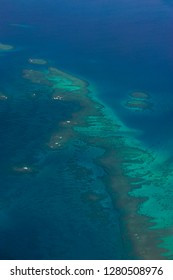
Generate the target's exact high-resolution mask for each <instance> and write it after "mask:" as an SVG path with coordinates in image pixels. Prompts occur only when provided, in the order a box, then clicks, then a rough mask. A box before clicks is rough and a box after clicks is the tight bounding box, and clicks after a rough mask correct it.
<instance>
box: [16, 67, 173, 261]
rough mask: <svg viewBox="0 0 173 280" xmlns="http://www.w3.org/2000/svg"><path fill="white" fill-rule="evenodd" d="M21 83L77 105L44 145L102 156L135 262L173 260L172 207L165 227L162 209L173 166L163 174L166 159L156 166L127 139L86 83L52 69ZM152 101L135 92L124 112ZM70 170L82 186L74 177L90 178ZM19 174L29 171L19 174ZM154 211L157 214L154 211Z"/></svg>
mask: <svg viewBox="0 0 173 280" xmlns="http://www.w3.org/2000/svg"><path fill="white" fill-rule="evenodd" d="M23 77H24V78H25V79H27V80H28V81H30V82H31V83H32V84H36V85H41V86H46V87H47V88H49V92H50V99H51V100H52V101H53V102H63V103H67V104H68V103H69V104H70V102H74V103H75V104H78V107H77V108H78V109H76V111H75V112H74V113H73V114H72V117H71V118H68V119H67V120H65V121H63V122H60V123H58V124H57V127H55V129H54V132H53V133H52V134H51V135H50V138H49V141H48V142H47V143H45V145H46V146H47V148H48V149H50V150H52V151H58V150H60V149H62V148H65V147H66V146H67V145H70V143H76V142H80V143H84V144H85V145H87V146H88V147H94V148H99V149H101V150H102V151H103V153H102V155H100V156H98V157H97V158H96V159H95V162H96V163H97V165H98V166H99V167H100V168H102V170H104V175H102V176H100V180H101V181H102V183H103V184H104V185H105V186H106V188H107V191H108V192H109V194H110V196H111V198H112V201H113V203H114V205H115V207H119V209H120V211H121V212H122V219H121V223H122V228H123V229H124V232H126V234H124V242H127V243H128V242H132V243H133V247H134V248H135V252H136V256H138V257H139V258H140V259H164V258H166V259H167V258H172V256H173V248H169V246H168V241H166V240H169V236H170V233H171V228H172V226H171V221H172V208H171V206H170V209H169V210H167V211H168V213H167V218H166V221H164V223H163V222H162V221H163V219H164V217H165V212H164V211H165V208H164V207H163V205H162V204H163V197H164V196H165V195H166V194H165V188H164V186H165V184H167V186H169V185H170V184H171V180H172V177H173V169H172V165H171V164H166V165H165V166H166V167H165V168H160V166H161V165H162V164H163V163H164V161H166V160H165V159H162V160H161V161H160V163H159V164H158V162H157V161H156V160H155V155H153V153H152V152H151V151H148V150H147V149H145V148H144V147H142V146H141V144H140V143H139V142H137V141H136V140H134V138H132V137H130V136H129V137H125V136H124V134H123V132H124V129H125V128H124V127H123V125H122V124H121V123H120V122H119V121H118V120H117V119H111V117H110V116H109V114H107V111H106V108H105V106H104V105H103V104H102V103H101V102H100V101H99V100H97V99H96V98H95V97H94V96H93V95H92V94H91V92H90V91H89V88H88V83H87V82H85V81H83V80H82V79H80V78H77V77H74V76H72V75H71V74H68V73H65V72H63V71H61V70H59V69H57V68H54V67H47V68H45V69H44V70H42V71H38V70H35V69H25V70H24V71H23ZM148 99H149V95H148V94H147V93H143V92H133V93H131V94H129V100H128V101H127V102H126V107H127V108H128V109H134V110H146V109H150V108H151V103H150V102H148ZM121 132H122V133H121ZM127 133H128V131H127ZM81 153H82V150H81ZM71 168H72V169H73V176H76V178H78V180H79V178H80V175H79V174H78V173H76V172H77V170H78V171H79V170H81V171H80V172H81V174H83V175H84V176H85V175H86V172H88V171H87V170H85V168H83V167H82V166H79V164H77V163H75V162H73V164H72V165H71ZM20 170H21V172H23V171H26V170H24V169H19V170H16V171H20ZM75 174H76V175H75ZM87 174H88V173H87ZM81 180H82V178H81ZM168 189H169V188H168ZM83 198H85V199H87V200H88V201H89V203H96V202H97V201H100V200H101V199H102V197H101V196H100V195H98V194H97V193H94V192H88V193H86V194H83ZM151 205H153V206H151ZM153 207H155V208H156V209H157V211H156V212H154V211H151V209H152V208H153ZM129 240H130V241H129Z"/></svg>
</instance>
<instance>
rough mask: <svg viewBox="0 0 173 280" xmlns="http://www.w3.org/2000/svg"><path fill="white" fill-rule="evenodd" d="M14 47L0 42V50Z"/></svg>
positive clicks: (8, 49)
mask: <svg viewBox="0 0 173 280" xmlns="http://www.w3.org/2000/svg"><path fill="white" fill-rule="evenodd" d="M13 48H14V47H13V46H11V45H6V44H2V43H0V51H11V50H12V49H13Z"/></svg>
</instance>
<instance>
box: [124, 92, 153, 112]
mask: <svg viewBox="0 0 173 280" xmlns="http://www.w3.org/2000/svg"><path fill="white" fill-rule="evenodd" d="M149 98H150V96H149V94H148V93H145V92H140V91H136V92H132V93H130V94H129V96H128V99H127V101H125V107H126V108H128V109H130V110H134V111H144V110H149V109H151V108H152V103H151V102H149V101H148V99H149Z"/></svg>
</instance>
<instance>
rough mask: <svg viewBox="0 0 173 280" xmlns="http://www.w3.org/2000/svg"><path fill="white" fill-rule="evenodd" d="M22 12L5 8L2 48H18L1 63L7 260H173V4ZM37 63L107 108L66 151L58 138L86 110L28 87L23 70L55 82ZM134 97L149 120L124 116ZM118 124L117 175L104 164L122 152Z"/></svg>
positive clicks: (27, 5)
mask: <svg viewBox="0 0 173 280" xmlns="http://www.w3.org/2000/svg"><path fill="white" fill-rule="evenodd" d="M13 2H14V1H10V0H6V1H3V0H0V4H1V7H2V9H1V12H0V42H1V43H3V44H10V45H13V46H14V48H13V49H12V50H11V51H0V73H1V75H0V93H3V94H5V95H6V96H7V97H8V99H7V100H0V114H1V118H0V131H1V141H0V153H1V163H0V167H1V168H0V181H1V182H0V237H1V238H0V240H1V241H0V248H1V249H0V258H1V259H128V258H135V259H139V258H146V259H147V258H170V259H172V258H173V240H172V217H173V208H172V203H171V201H172V197H173V190H172V187H173V186H172V178H173V162H172V159H173V158H172V156H173V153H172V138H173V130H172V123H171V120H172V115H173V106H172V104H173V96H172V90H173V82H172V74H173V68H172V67H173V52H172V44H173V38H172V36H171V32H172V30H171V27H172V23H173V16H172V12H173V11H172V9H173V5H172V1H170V0H169V1H168V0H167V1H166V0H152V1H151V0H150V1H149V0H146V1H144V2H141V1H136V0H131V1H129V0H123V1H122V0H121V1H120V0H117V1H113V0H110V1H106V0H100V1H98V0H95V1H90V0H87V1H82V0H77V1H76V0H71V1H67V0H63V1H61V0H57V1H55V0H49V1H48V0H44V1H37V2H36V1H25V0H18V1H16V3H15V5H14V3H13ZM30 58H42V59H45V60H47V61H48V66H49V67H56V68H58V69H60V70H62V71H63V72H67V73H70V74H71V75H73V76H74V77H78V78H80V79H81V80H85V81H87V82H88V83H89V89H90V99H91V100H92V99H93V98H96V100H97V102H99V104H102V105H103V106H104V108H105V109H104V110H105V111H104V118H103V116H102V115H100V114H101V113H100V111H99V110H101V109H98V115H97V117H98V118H96V112H95V111H94V114H95V115H94V118H91V116H90V113H88V114H89V117H90V122H88V127H87V126H86V124H85V125H84V124H82V125H79V126H78V127H75V128H74V130H75V131H77V132H76V134H75V136H73V135H72V136H71V134H70V133H69V135H68V136H65V137H67V140H68V141H67V143H66V144H65V145H64V146H63V147H60V149H53V150H51V149H50V147H48V143H49V141H50V137H51V135H53V134H54V133H55V129H56V130H57V131H61V126H60V123H62V122H64V121H66V120H70V119H71V118H72V117H73V116H74V114H75V112H76V111H78V110H79V108H80V107H82V106H81V103H80V102H78V100H76V99H72V100H70V101H68V103H66V102H55V101H54V100H53V99H52V88H51V87H49V86H47V85H45V84H44V82H43V83H42V81H41V82H40V84H39V83H38V82H37V83H33V82H32V81H31V80H28V79H25V78H24V77H23V70H25V69H34V70H38V71H40V72H43V73H45V71H47V68H46V67H47V66H45V65H32V64H31V63H29V62H28V60H29V59H30ZM132 92H144V93H146V94H148V95H149V97H150V98H149V102H151V103H152V106H151V108H147V109H146V110H131V109H130V108H128V107H127V106H125V104H127V102H128V100H129V98H130V97H129V94H131V93H132ZM33 94H35V95H33ZM87 100H88V99H87ZM87 102H89V101H87ZM97 102H96V103H94V101H93V103H92V104H90V106H91V105H92V106H95V107H97V106H98V108H100V107H99V105H97ZM82 104H83V103H82ZM87 104H88V103H87ZM96 105H97V106H96ZM86 108H88V111H90V107H86ZM108 120H109V121H108ZM114 121H115V123H118V124H120V126H121V128H120V131H118V132H116V133H115V134H116V135H118V136H120V137H121V138H123V144H122V145H121V146H120V150H121V153H120V154H119V155H118V157H119V158H121V159H119V161H118V160H117V161H118V162H119V165H118V164H117V162H116V170H115V169H114V165H115V163H114V161H113V160H114V159H110V158H109V160H106V159H105V158H106V157H105V158H104V160H103V157H104V151H105V150H106V153H109V152H110V150H111V149H112V151H113V153H114V152H115V151H116V152H117V150H118V148H119V145H120V143H119V142H118V140H116V141H117V142H116V144H109V143H113V141H114V140H115V139H114V138H115V135H114V131H113V130H114V127H115V126H116V125H115V124H114V123H111V122H114ZM108 122H109V123H111V125H112V126H111V125H110V124H109V125H108ZM90 123H92V125H91V124H90ZM93 123H94V124H93ZM108 127H109V130H108V129H107V128H108ZM112 131H113V132H112ZM76 135H77V136H76ZM83 135H85V137H84V138H83ZM93 135H94V136H93ZM103 135H104V136H103ZM90 136H91V138H92V137H95V138H92V139H95V142H94V143H93V141H94V140H92V141H91V140H90V138H89V137H90ZM105 136H107V138H104V137H105ZM85 138H86V140H85ZM99 139H101V140H100V142H99ZM101 141H102V143H101ZM91 142H92V144H91ZM103 142H104V143H103ZM117 143H118V144H117ZM114 145H115V146H114ZM99 158H102V162H101V161H99V162H98V159H99ZM103 162H104V163H103ZM105 162H106V163H105ZM112 162H113V163H114V165H113V164H112ZM24 166H29V167H31V168H32V172H25V171H24V170H23V169H22V168H23V167H24ZM112 166H113V167H112ZM117 166H119V167H121V169H122V174H121V176H120V171H118V170H119V169H118V168H119V167H117ZM20 168H21V169H20ZM105 174H106V175H105ZM106 176H107V177H106ZM114 177H115V182H116V183H114V184H115V188H114V187H113V185H111V178H114ZM122 180H127V181H128V184H127V183H123V184H122ZM126 185H128V186H126ZM126 202H128V203H126ZM153 205H154V207H153ZM143 219H146V220H145V222H144V220H143ZM135 227H137V228H138V231H135ZM151 240H152V242H153V244H154V245H153V246H152V247H151V248H150V246H151V244H150V242H151ZM141 246H143V247H142V248H141ZM144 247H146V248H147V250H146V251H145V250H144Z"/></svg>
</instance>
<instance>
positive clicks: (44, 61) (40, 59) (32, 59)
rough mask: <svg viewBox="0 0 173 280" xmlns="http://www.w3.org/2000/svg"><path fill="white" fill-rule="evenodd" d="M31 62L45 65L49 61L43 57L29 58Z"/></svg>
mask: <svg viewBox="0 0 173 280" xmlns="http://www.w3.org/2000/svg"><path fill="white" fill-rule="evenodd" d="M28 61H29V63H31V64H37V65H45V64H47V61H46V60H45V59H42V58H29V60H28Z"/></svg>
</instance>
